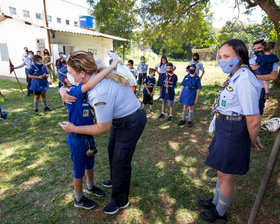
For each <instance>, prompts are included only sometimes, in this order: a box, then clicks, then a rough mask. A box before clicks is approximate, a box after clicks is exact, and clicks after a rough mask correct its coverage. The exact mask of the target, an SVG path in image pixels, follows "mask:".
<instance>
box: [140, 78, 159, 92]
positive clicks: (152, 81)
mask: <svg viewBox="0 0 280 224" xmlns="http://www.w3.org/2000/svg"><path fill="white" fill-rule="evenodd" d="M145 83H146V84H147V88H148V89H149V91H150V92H153V88H154V86H155V85H156V79H155V78H151V77H150V76H147V77H145V78H144V80H143V85H144V84H145ZM143 94H144V95H148V91H147V90H146V88H144V89H143Z"/></svg>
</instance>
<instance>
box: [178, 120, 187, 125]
mask: <svg viewBox="0 0 280 224" xmlns="http://www.w3.org/2000/svg"><path fill="white" fill-rule="evenodd" d="M184 124H186V121H183V120H180V121H179V123H178V126H181V125H184Z"/></svg>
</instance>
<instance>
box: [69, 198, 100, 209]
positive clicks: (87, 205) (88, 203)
mask: <svg viewBox="0 0 280 224" xmlns="http://www.w3.org/2000/svg"><path fill="white" fill-rule="evenodd" d="M74 206H75V207H76V208H84V209H92V208H94V207H95V206H96V202H95V201H93V200H91V199H88V198H87V197H85V196H83V197H82V198H81V200H80V202H77V201H76V199H75V201H74Z"/></svg>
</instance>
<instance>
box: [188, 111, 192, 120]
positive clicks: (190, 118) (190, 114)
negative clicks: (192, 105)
mask: <svg viewBox="0 0 280 224" xmlns="http://www.w3.org/2000/svg"><path fill="white" fill-rule="evenodd" d="M192 116H193V112H189V120H188V121H192Z"/></svg>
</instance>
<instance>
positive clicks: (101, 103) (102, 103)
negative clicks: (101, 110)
mask: <svg viewBox="0 0 280 224" xmlns="http://www.w3.org/2000/svg"><path fill="white" fill-rule="evenodd" d="M100 105H106V103H105V102H98V103H96V104H94V106H100Z"/></svg>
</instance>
